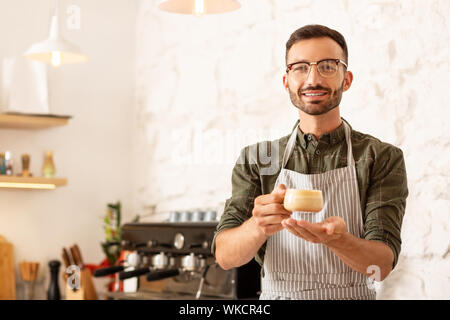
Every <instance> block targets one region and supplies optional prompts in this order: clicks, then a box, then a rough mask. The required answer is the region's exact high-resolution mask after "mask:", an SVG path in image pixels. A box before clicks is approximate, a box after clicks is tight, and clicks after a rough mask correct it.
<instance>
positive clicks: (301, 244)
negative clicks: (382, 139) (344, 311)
mask: <svg viewBox="0 0 450 320" xmlns="http://www.w3.org/2000/svg"><path fill="white" fill-rule="evenodd" d="M343 123H344V126H345V139H346V141H347V146H348V151H347V167H343V168H339V169H335V170H331V171H327V172H325V173H322V174H301V173H298V172H295V171H292V170H287V169H285V168H284V167H285V166H286V163H287V162H288V159H289V157H290V156H291V154H292V151H293V149H294V146H295V141H296V137H297V131H298V126H297V127H296V129H295V130H294V132H293V133H292V135H291V137H290V138H289V141H288V144H287V146H286V150H285V152H284V155H283V162H282V164H283V166H282V168H281V172H280V174H279V176H278V178H277V181H276V182H275V187H276V186H277V185H279V184H281V183H283V184H285V185H286V188H294V189H305V190H313V189H316V190H322V194H323V200H324V206H323V209H322V210H321V211H320V212H318V213H307V212H297V211H294V212H293V213H292V216H291V217H292V218H293V219H296V220H306V221H309V222H312V223H317V222H321V221H323V220H325V219H326V218H328V217H331V216H340V217H341V218H343V219H344V220H345V222H346V224H347V231H348V232H349V233H351V234H353V235H354V236H357V237H359V238H362V237H363V221H362V213H361V204H360V198H359V191H358V181H357V178H356V169H355V161H354V159H353V152H352V143H351V139H350V127H349V126H348V125H347V124H346V123H345V121H344V122H343ZM264 273H265V274H264V276H263V277H262V282H261V289H262V293H261V296H260V299H261V300H265V299H271V300H277V299H301V300H318V299H327V300H328V299H375V296H376V292H375V291H374V290H370V289H369V288H368V286H367V277H366V276H365V275H363V274H361V273H359V272H357V271H354V270H352V269H351V268H350V267H349V266H347V265H346V264H344V263H343V262H342V261H341V260H340V259H339V258H338V257H337V256H336V255H335V254H334V253H333V252H332V251H331V250H330V249H329V248H328V247H326V246H325V245H323V244H320V243H312V242H309V241H306V240H304V239H302V238H300V237H297V236H295V235H293V234H292V233H290V232H289V231H287V230H286V229H283V230H282V231H280V232H277V233H275V234H274V235H272V236H271V237H270V238H269V239H268V240H267V245H266V253H265V256H264Z"/></svg>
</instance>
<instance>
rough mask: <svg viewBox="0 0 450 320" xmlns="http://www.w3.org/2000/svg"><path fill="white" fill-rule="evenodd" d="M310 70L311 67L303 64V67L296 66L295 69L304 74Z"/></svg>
mask: <svg viewBox="0 0 450 320" xmlns="http://www.w3.org/2000/svg"><path fill="white" fill-rule="evenodd" d="M308 69H309V66H308V65H307V64H303V65H299V66H296V67H295V68H294V71H296V72H301V73H304V72H308Z"/></svg>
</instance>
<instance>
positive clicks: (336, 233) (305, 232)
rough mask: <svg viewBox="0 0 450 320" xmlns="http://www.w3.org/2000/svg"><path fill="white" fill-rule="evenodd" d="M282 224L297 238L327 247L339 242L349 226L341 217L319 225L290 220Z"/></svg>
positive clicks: (332, 218) (327, 220)
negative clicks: (331, 243)
mask: <svg viewBox="0 0 450 320" xmlns="http://www.w3.org/2000/svg"><path fill="white" fill-rule="evenodd" d="M281 224H282V225H283V227H285V228H286V229H287V230H288V231H289V232H291V233H292V234H294V235H296V236H297V237H300V238H302V239H305V240H306V241H310V242H313V243H322V244H325V245H327V244H329V243H330V242H332V241H336V240H339V239H340V238H341V237H342V235H343V234H344V233H345V232H346V231H347V225H346V224H345V221H344V219H342V218H341V217H329V218H327V219H325V220H324V221H322V222H319V223H310V222H308V221H305V220H295V219H292V218H289V219H284V220H283V221H282V222H281Z"/></svg>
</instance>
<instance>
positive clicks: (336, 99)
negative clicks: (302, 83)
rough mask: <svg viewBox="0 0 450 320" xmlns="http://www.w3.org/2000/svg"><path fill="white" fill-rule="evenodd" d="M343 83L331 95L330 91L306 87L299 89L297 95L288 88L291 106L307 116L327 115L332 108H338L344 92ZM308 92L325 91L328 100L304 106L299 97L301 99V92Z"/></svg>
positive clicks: (318, 87)
mask: <svg viewBox="0 0 450 320" xmlns="http://www.w3.org/2000/svg"><path fill="white" fill-rule="evenodd" d="M344 83H345V81H343V82H342V86H341V87H340V88H339V89H338V90H336V91H332V92H331V93H330V91H331V90H330V89H328V88H324V87H321V86H316V87H308V88H306V89H299V90H298V93H297V94H295V93H294V92H292V91H291V89H290V88H289V97H290V98H291V101H292V104H293V105H294V106H295V107H297V108H298V109H300V110H302V111H303V112H305V113H307V114H309V115H313V116H317V115H320V114H324V113H327V112H328V111H330V110H333V109H334V108H336V107H337V106H339V104H340V103H341V99H342V92H343V91H344ZM308 90H323V91H327V92H328V94H329V96H330V97H329V98H328V100H322V101H312V102H308V103H307V104H306V103H305V102H304V101H302V99H301V97H302V91H308Z"/></svg>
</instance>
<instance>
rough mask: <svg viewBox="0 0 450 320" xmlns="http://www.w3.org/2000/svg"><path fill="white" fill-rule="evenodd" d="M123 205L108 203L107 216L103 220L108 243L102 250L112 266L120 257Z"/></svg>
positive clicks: (104, 243)
mask: <svg viewBox="0 0 450 320" xmlns="http://www.w3.org/2000/svg"><path fill="white" fill-rule="evenodd" d="M120 221H121V204H120V201H118V202H117V203H115V204H114V203H108V205H107V208H106V215H105V217H104V218H103V223H104V225H103V229H104V230H105V235H106V241H105V242H103V243H102V244H101V245H102V249H103V252H104V253H105V255H106V257H107V258H108V260H109V263H110V265H115V264H116V262H117V260H118V259H119V257H120V240H121V230H120Z"/></svg>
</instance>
